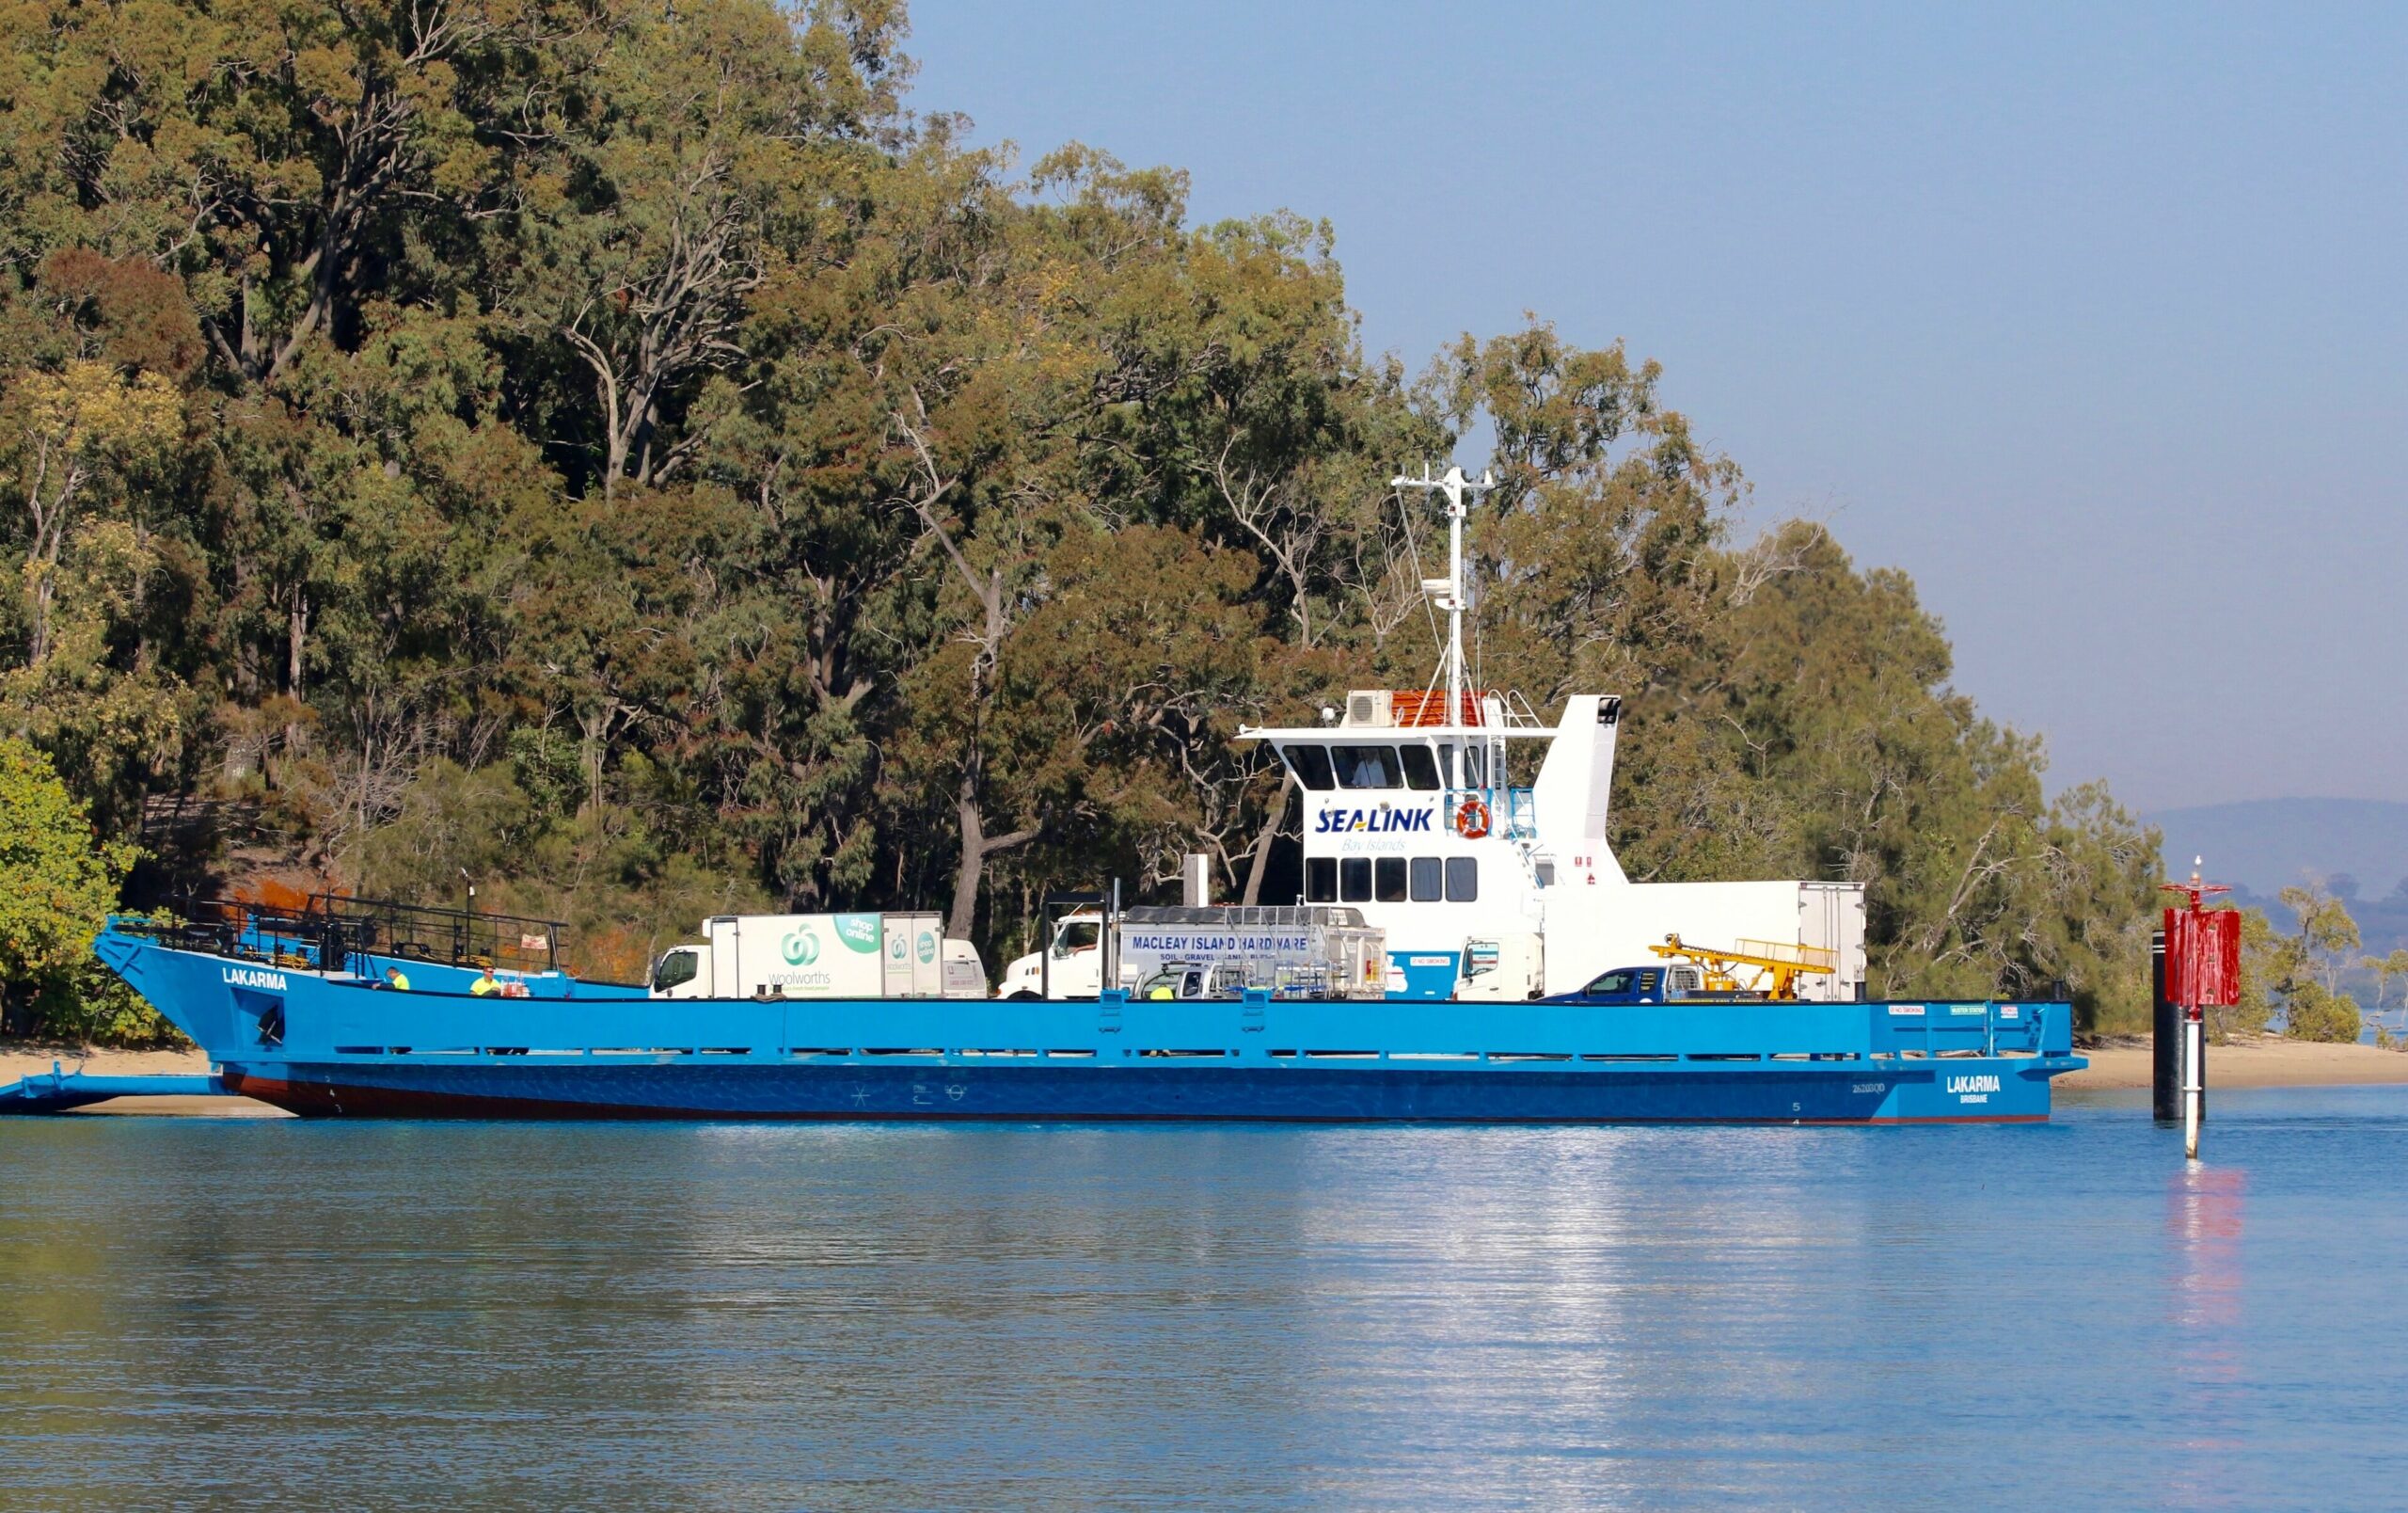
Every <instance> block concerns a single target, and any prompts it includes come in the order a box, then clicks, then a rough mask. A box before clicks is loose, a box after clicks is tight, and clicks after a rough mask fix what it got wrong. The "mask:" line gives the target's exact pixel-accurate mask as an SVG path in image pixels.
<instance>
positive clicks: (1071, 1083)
mask: <svg viewBox="0 0 2408 1513" xmlns="http://www.w3.org/2000/svg"><path fill="white" fill-rule="evenodd" d="M2061 1070H2064V1067H2063V1066H2061V1065H2059V1064H2056V1063H2055V1061H2054V1060H2053V1059H2052V1060H2047V1061H2042V1060H2036V1059H2029V1058H2016V1059H2010V1058H2002V1059H1951V1060H1948V1061H1944V1062H1941V1063H1938V1065H1937V1068H1936V1069H1934V1070H1925V1069H1922V1068H1915V1069H1913V1070H1910V1071H1904V1072H1900V1071H1892V1070H1887V1069H1884V1070H1879V1071H1868V1070H1867V1069H1865V1068H1862V1067H1857V1068H1854V1069H1852V1070H1848V1071H1845V1072H1839V1073H1822V1074H1811V1073H1803V1072H1788V1071H1749V1072H1708V1071H1699V1070H1693V1069H1688V1068H1684V1067H1679V1066H1673V1067H1669V1068H1666V1069H1664V1070H1649V1071H1643V1072H1642V1071H1634V1072H1599V1071H1580V1072H1543V1071H1534V1070H1525V1069H1522V1068H1518V1067H1514V1068H1502V1067H1500V1068H1493V1069H1490V1070H1485V1071H1459V1072H1431V1071H1420V1070H1411V1071H1408V1070H1400V1069H1396V1068H1393V1067H1389V1068H1365V1069H1363V1070H1358V1071H1323V1070H1320V1069H1317V1068H1294V1067H1275V1068H1268V1069H1240V1068H1211V1069H1202V1070H1196V1069H1188V1068H1180V1067H1164V1068H1159V1069H1157V1068H1151V1067H1146V1068H1117V1067H1115V1068H1104V1069H1096V1068H1078V1069H1060V1070H1055V1069H1049V1068H1042V1067H1030V1068H995V1067H965V1066H945V1065H942V1064H932V1065H927V1066H922V1067H883V1066H859V1065H848V1064H836V1065H829V1066H743V1065H735V1066H725V1067H711V1066H696V1065H690V1064H678V1065H667V1066H653V1067H608V1066H603V1067H597V1066H593V1065H591V1064H581V1065H559V1066H543V1065H526V1066H501V1065H493V1064H477V1065H460V1066H452V1067H442V1066H400V1065H393V1064H389V1063H388V1064H383V1065H363V1064H358V1063H341V1064H336V1063H316V1064H313V1063H297V1064H286V1065H282V1066H277V1067H276V1068H274V1069H272V1070H270V1069H264V1068H262V1069H256V1070H254V1069H248V1068H244V1067H239V1066H229V1067H227V1068H226V1069H225V1082H226V1086H227V1089H228V1091H233V1092H239V1093H242V1094H245V1095H246V1096H248V1097H253V1098H257V1099H260V1100H261V1101H262V1102H265V1103H269V1104H273V1105H275V1106H276V1107H280V1108H285V1109H289V1110H291V1111H292V1112H293V1113H296V1114H301V1115H305V1116H316V1117H353V1118H357V1117H369V1118H378V1117H382V1118H415V1119H747V1120H750V1119H759V1120H953V1121H958V1120H988V1121H1001V1122H1007V1123H1025V1122H1037V1121H1076V1122H1086V1121H1096V1122H1110V1121H1197V1122H1216V1121H1260V1122H1289V1123H1376V1122H1397V1123H1816V1124H1909V1123H2036V1122H2041V1121H2045V1120H2046V1119H2047V1118H2048V1117H2049V1090H2048V1079H2049V1077H2050V1076H2051V1075H2054V1074H2055V1073H2056V1072H2058V1071H2061ZM1952 1078H1954V1079H1960V1080H1970V1081H1972V1082H1973V1083H1975V1084H1977V1085H1980V1086H1982V1087H1984V1088H1985V1089H1986V1090H1987V1089H1988V1084H1989V1082H1990V1081H1992V1080H1994V1081H1995V1083H1996V1091H1982V1092H1980V1093H1976V1094H1970V1095H1969V1094H1965V1093H1960V1092H1950V1091H1946V1088H1947V1084H1948V1082H1949V1081H1950V1079H1952Z"/></svg>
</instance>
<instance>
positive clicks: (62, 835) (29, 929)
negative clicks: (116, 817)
mask: <svg viewBox="0 0 2408 1513" xmlns="http://www.w3.org/2000/svg"><path fill="white" fill-rule="evenodd" d="M134 861H135V849H134V848H133V847H132V846H129V845H126V844H125V843H123V842H120V841H109V840H98V839H96V838H95V837H94V836H93V834H92V827H91V823H90V821H89V820H87V818H86V809H85V805H84V804H82V803H81V802H79V801H78V800H76V799H75V798H74V797H73V796H72V795H71V794H70V793H69V792H68V791H67V786H66V785H65V784H64V783H61V782H60V781H59V780H58V774H57V773H56V772H54V771H53V770H52V768H51V765H50V759H49V758H48V757H47V756H43V755H42V754H41V753H40V751H38V750H36V749H35V748H34V747H33V746H31V745H30V744H28V743H27V742H25V741H22V740H19V739H17V738H15V737H0V1016H6V1017H8V1019H9V1020H10V1021H11V1022H20V1021H23V1022H25V1023H28V1024H40V1023H50V1024H54V1025H57V1026H58V1027H62V1028H63V1027H65V1025H64V1024H61V1023H60V1022H61V1021H62V1020H66V1019H69V1018H71V1016H72V1015H73V1014H74V1013H75V1012H76V1011H77V1010H78V1002H77V990H78V989H80V988H83V987H86V986H87V985H88V979H89V977H90V976H91V974H89V973H88V972H87V970H86V968H87V965H88V964H89V961H90V951H91V948H92V936H93V935H94V934H95V933H96V932H98V931H99V930H100V927H101V923H102V920H103V916H106V915H107V913H108V912H109V910H110V909H111V908H112V907H113V906H114V905H115V904H116V902H117V890H118V884H119V882H120V881H121V880H122V879H123V878H124V876H125V873H126V869H127V868H131V867H132V866H133V865H134Z"/></svg>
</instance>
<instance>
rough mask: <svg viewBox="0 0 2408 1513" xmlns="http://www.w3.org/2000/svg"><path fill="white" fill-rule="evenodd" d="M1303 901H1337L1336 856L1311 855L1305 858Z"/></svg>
mask: <svg viewBox="0 0 2408 1513" xmlns="http://www.w3.org/2000/svg"><path fill="white" fill-rule="evenodd" d="M1305 901H1306V902H1307V903H1336V902H1337V901H1338V858H1337V857H1335V856H1311V857H1307V858H1306V860H1305Z"/></svg>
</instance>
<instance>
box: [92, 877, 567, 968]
mask: <svg viewBox="0 0 2408 1513" xmlns="http://www.w3.org/2000/svg"><path fill="white" fill-rule="evenodd" d="M111 928H112V929H114V930H116V931H117V932H119V933H120V934H125V935H133V936H137V937H140V938H142V939H146V940H150V941H154V942H156V943H157V944H159V945H162V946H166V947H169V948H174V949H178V950H189V951H201V952H206V953H209V954H212V955H218V956H227V957H231V958H234V959H236V960H239V961H248V962H258V963H260V964H262V965H268V966H280V967H288V968H292V967H297V968H302V969H306V970H313V971H341V970H346V969H348V968H349V967H350V966H351V965H352V964H353V961H354V958H356V957H362V956H382V957H395V958H401V959H404V960H408V961H420V962H432V963H438V964H447V965H452V966H461V967H481V966H492V967H495V968H497V969H499V970H503V971H511V972H524V973H531V974H533V973H546V972H557V971H559V970H561V965H560V944H561V926H560V923H559V921H557V920H550V919H534V918H528V917H524V916H517V915H498V914H483V913H475V914H472V913H469V912H467V911H466V910H460V909H444V908H436V907H432V906H428V905H424V904H410V903H399V902H395V901H392V900H382V899H345V898H336V897H333V896H331V895H325V894H320V895H317V896H315V897H312V898H311V899H310V900H309V903H308V905H307V906H306V907H305V908H302V909H297V910H295V909H281V908H276V907H273V906H270V905H267V904H261V903H250V902H246V901H244V900H227V899H188V900H185V901H184V903H183V905H182V908H181V909H180V910H178V911H176V912H174V913H172V914H170V915H168V916H164V917H162V916H118V918H117V919H116V920H115V921H114V922H113V924H112V926H111Z"/></svg>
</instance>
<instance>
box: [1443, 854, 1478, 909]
mask: <svg viewBox="0 0 2408 1513" xmlns="http://www.w3.org/2000/svg"><path fill="white" fill-rule="evenodd" d="M1447 901H1448V902H1449V903H1478V902H1479V901H1480V858H1479V857H1477V856H1450V857H1448V858H1447Z"/></svg>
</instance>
